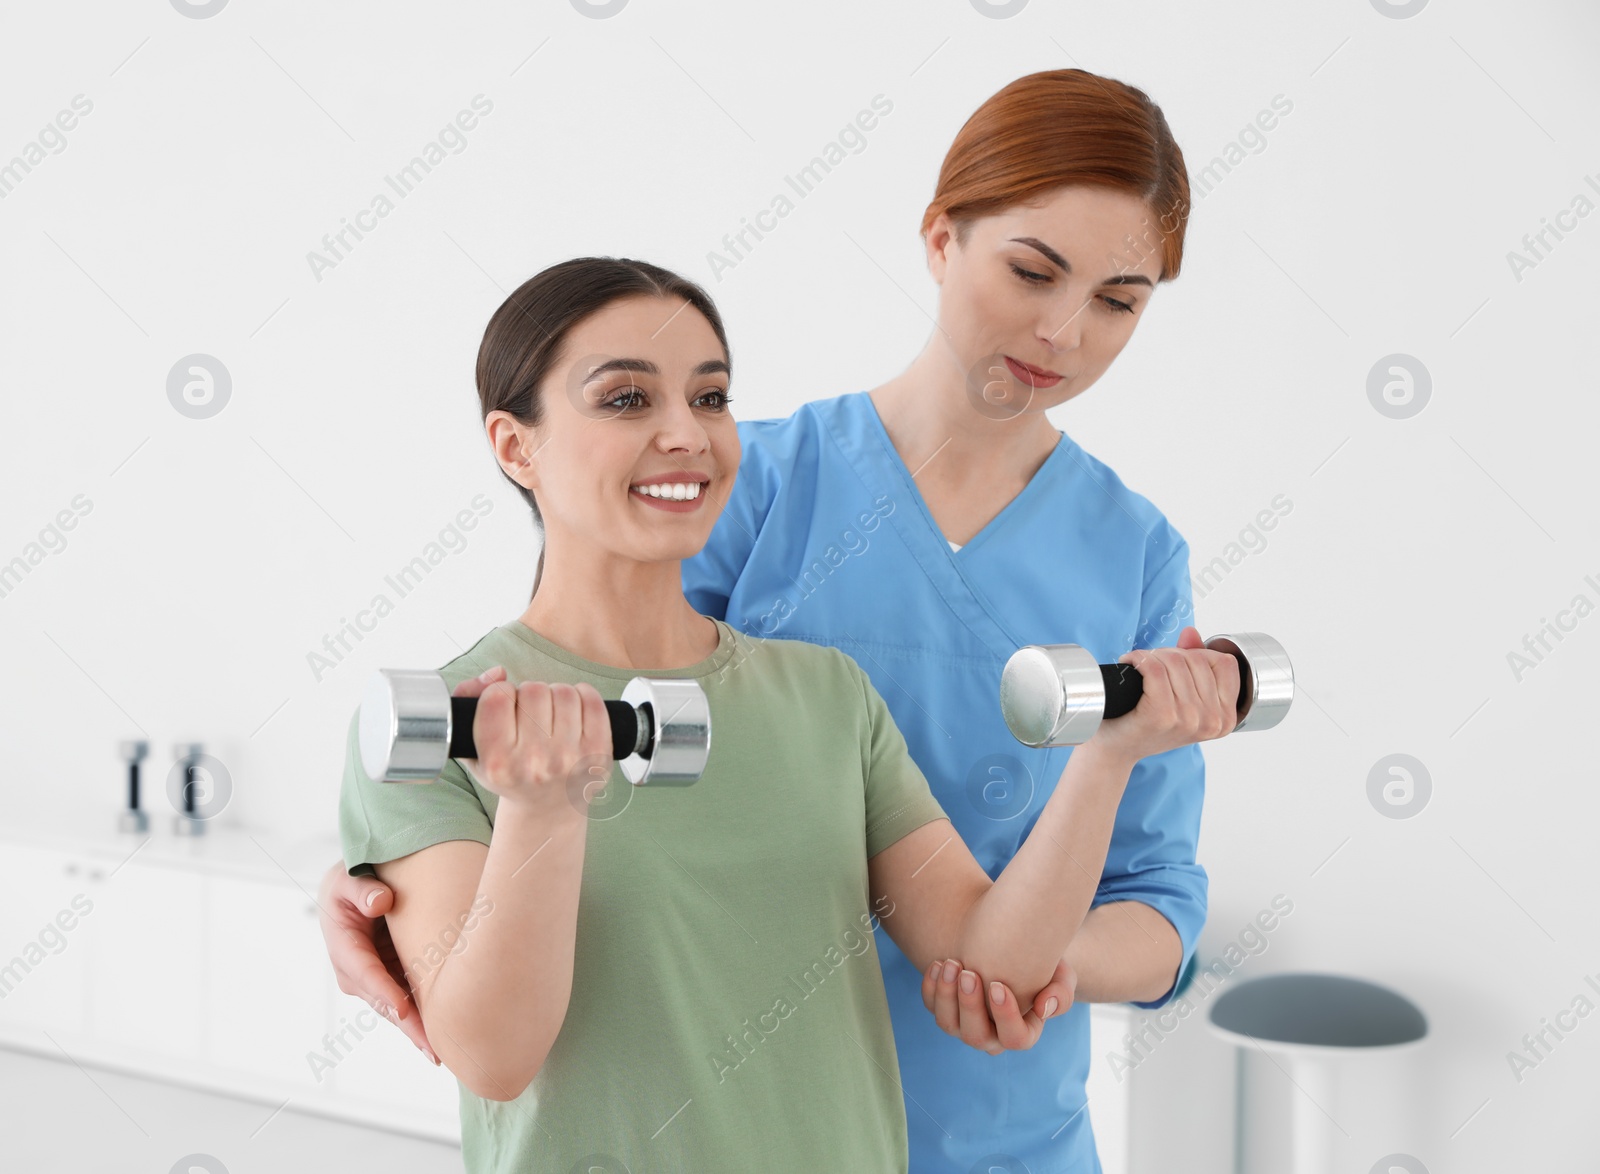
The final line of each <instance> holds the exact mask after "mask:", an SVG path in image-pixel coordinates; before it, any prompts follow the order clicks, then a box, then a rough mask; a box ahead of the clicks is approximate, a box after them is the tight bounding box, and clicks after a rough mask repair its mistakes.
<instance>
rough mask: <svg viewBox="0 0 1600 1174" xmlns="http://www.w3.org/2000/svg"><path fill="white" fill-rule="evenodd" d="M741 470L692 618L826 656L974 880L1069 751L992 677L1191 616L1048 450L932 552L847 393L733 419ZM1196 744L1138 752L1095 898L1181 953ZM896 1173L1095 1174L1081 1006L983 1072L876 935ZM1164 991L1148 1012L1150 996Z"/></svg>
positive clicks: (1130, 516)
mask: <svg viewBox="0 0 1600 1174" xmlns="http://www.w3.org/2000/svg"><path fill="white" fill-rule="evenodd" d="M738 428H739V439H740V441H741V443H742V445H743V456H742V458H741V461H740V465H739V475H738V477H737V479H736V482H735V485H734V487H733V490H732V494H731V496H730V498H729V500H728V502H727V504H726V505H725V506H724V508H723V512H722V515H721V517H720V518H719V519H718V521H717V523H716V525H715V526H714V527H713V529H712V533H711V537H710V540H709V541H708V542H707V544H706V546H705V549H704V550H702V551H701V552H700V553H699V554H697V555H696V556H695V557H694V558H692V559H689V560H687V561H685V562H684V564H683V581H684V593H685V595H686V596H687V598H688V600H689V602H690V604H692V605H693V606H694V608H695V609H696V610H697V611H699V612H702V613H703V614H705V615H709V616H714V617H716V618H718V619H724V620H726V621H727V622H728V623H729V624H731V625H733V626H734V627H736V628H738V629H740V630H741V631H743V632H746V633H748V634H750V635H754V636H769V637H775V638H783V639H795V640H810V641H813V642H815V643H818V644H828V645H832V646H833V647H836V648H839V649H842V650H843V651H845V652H847V653H849V654H850V655H851V656H852V657H854V658H855V660H856V662H857V663H858V664H859V665H860V666H861V668H862V669H863V670H864V671H865V672H866V673H867V675H868V676H869V677H870V678H871V680H872V683H873V685H874V686H875V687H876V688H877V690H878V692H879V693H881V694H882V695H883V698H884V700H885V702H886V703H887V704H888V707H889V710H890V712H891V713H892V714H893V716H894V719H895V722H896V724H897V725H898V726H899V727H900V731H901V733H902V734H904V735H905V739H906V743H907V745H908V747H909V748H910V751H911V756H912V758H913V759H914V760H915V761H916V763H917V765H918V766H920V767H921V768H922V772H923V773H924V774H925V775H926V776H927V779H928V784H929V786H930V788H931V789H932V791H933V794H934V796H935V797H936V798H937V799H938V800H939V802H940V804H941V805H943V807H944V809H945V811H946V812H947V813H948V814H949V816H950V820H951V822H952V824H954V826H955V828H956V830H957V831H958V832H960V834H961V837H962V839H964V840H965V841H966V842H967V845H968V847H970V848H971V850H972V854H973V855H974V856H975V857H976V858H977V860H978V863H979V864H980V865H982V866H983V868H984V870H985V871H986V872H987V873H988V874H989V875H990V877H997V876H999V875H1000V872H1001V870H1002V869H1003V868H1004V867H1005V866H1006V864H1007V863H1008V862H1009V861H1010V860H1011V857H1012V856H1013V854H1015V852H1016V851H1017V849H1018V848H1019V847H1020V846H1021V844H1022V842H1023V840H1025V839H1026V838H1027V836H1028V833H1029V832H1030V831H1031V830H1032V829H1033V825H1034V822H1035V821H1036V820H1037V819H1038V816H1039V812H1040V810H1041V809H1042V808H1043V806H1044V803H1045V801H1046V800H1047V799H1048V798H1049V797H1050V793H1051V791H1052V790H1053V789H1054V787H1055V783H1056V780H1057V778H1059V777H1060V774H1061V771H1062V769H1063V767H1064V766H1065V765H1066V761H1067V758H1068V756H1069V755H1070V754H1071V748H1070V747H1056V748H1053V749H1034V748H1031V747H1028V746H1024V745H1023V744H1022V743H1020V742H1018V741H1017V740H1016V739H1015V738H1014V737H1013V736H1012V735H1011V732H1010V730H1009V729H1007V727H1006V724H1005V721H1004V719H1003V718H1002V717H1001V714H1000V701H999V695H1000V672H1001V669H1002V668H1003V667H1004V665H1005V662H1006V660H1007V658H1009V657H1010V655H1011V654H1012V653H1013V652H1014V651H1016V650H1017V649H1018V648H1020V647H1022V646H1023V645H1025V644H1064V643H1071V644H1079V645H1082V646H1083V647H1084V648H1086V649H1088V650H1089V651H1090V652H1092V653H1093V654H1094V655H1095V657H1096V659H1097V660H1099V661H1100V662H1101V663H1103V664H1111V663H1114V662H1115V661H1116V660H1117V658H1118V657H1120V656H1121V655H1122V654H1123V653H1124V652H1127V651H1128V650H1129V649H1130V648H1158V647H1171V646H1173V645H1175V644H1176V643H1177V638H1178V633H1179V632H1181V631H1182V630H1183V628H1184V627H1185V626H1186V625H1188V624H1190V623H1192V622H1193V604H1192V598H1191V591H1190V585H1189V547H1188V543H1187V542H1186V541H1185V540H1184V539H1183V538H1182V536H1181V535H1179V534H1178V532H1177V531H1176V530H1175V529H1174V528H1173V527H1172V525H1171V524H1170V523H1168V521H1167V520H1166V518H1165V516H1163V515H1162V513H1161V512H1160V511H1159V510H1158V509H1156V507H1155V506H1154V505H1152V504H1151V503H1150V502H1149V501H1148V500H1147V499H1146V498H1144V497H1142V496H1141V495H1139V494H1137V493H1135V492H1133V491H1132V490H1131V489H1129V488H1127V487H1126V486H1125V485H1123V483H1122V481H1121V480H1120V479H1119V478H1118V477H1117V475H1116V474H1115V473H1114V472H1112V470H1111V469H1110V468H1108V467H1107V466H1106V465H1104V464H1102V463H1101V462H1100V461H1098V460H1096V459H1095V458H1094V457H1092V456H1090V455H1089V454H1088V453H1087V452H1085V451H1084V450H1083V449H1082V448H1080V447H1079V446H1078V445H1077V444H1076V443H1074V442H1073V440H1072V438H1071V437H1069V436H1067V435H1065V434H1062V436H1061V438H1060V439H1059V440H1058V441H1057V442H1056V447H1055V449H1054V450H1053V451H1052V452H1051V454H1050V456H1049V457H1048V458H1047V459H1046V460H1045V462H1044V464H1043V465H1042V466H1041V467H1040V468H1039V470H1038V471H1037V472H1036V473H1035V474H1034V475H1033V478H1032V479H1031V480H1030V481H1029V482H1028V484H1027V485H1026V487H1024V488H1023V490H1022V492H1021V493H1019V494H1018V495H1017V496H1016V498H1014V499H1013V500H1012V501H1011V502H1010V503H1009V504H1008V505H1007V506H1006V507H1005V508H1004V509H1003V510H1001V511H1000V513H999V514H997V515H996V516H995V517H994V518H993V519H992V520H991V521H990V522H989V524H988V525H986V526H985V527H984V528H983V529H982V530H981V531H980V532H979V533H978V534H977V535H976V536H975V537H974V538H973V539H972V540H971V541H970V542H968V543H966V545H964V546H963V547H961V549H960V550H951V549H950V546H949V543H948V542H947V541H946V539H945V538H944V535H943V534H942V533H941V532H940V531H939V529H938V527H937V526H936V525H935V524H934V521H933V517H932V515H931V514H930V513H929V512H928V508H927V506H926V505H925V504H924V502H923V500H922V495H921V493H920V492H919V491H918V490H917V488H916V486H915V484H914V482H913V481H912V478H911V473H910V471H909V470H908V469H907V468H906V466H905V463H904V462H903V461H902V460H901V459H900V456H899V454H898V453H897V452H896V450H895V448H894V445H893V443H892V442H891V441H890V439H889V435H888V433H887V432H886V431H885V430H884V427H883V422H882V420H880V419H879V417H878V412H877V409H876V408H875V407H874V405H873V403H872V400H871V398H870V397H869V396H868V395H867V393H865V392H856V393H852V394H849V395H842V396H838V397H835V398H833V399H827V400H819V401H816V402H813V403H809V404H806V405H805V406H804V407H802V408H801V409H800V410H799V411H797V412H795V414H794V415H792V416H790V417H788V418H787V419H781V420H751V421H742V422H740V423H739V425H738ZM1204 792H1205V762H1204V760H1203V758H1202V757H1201V753H1200V747H1199V746H1198V745H1193V744H1191V745H1188V746H1182V747H1179V748H1178V749H1176V750H1169V751H1167V752H1166V753H1164V754H1157V755H1153V756H1151V757H1148V758H1144V759H1142V760H1140V761H1139V763H1138V764H1137V765H1136V766H1135V767H1134V769H1133V773H1132V776H1131V777H1130V779H1129V781H1128V786H1127V790H1126V792H1125V795H1124V797H1123V800H1122V803H1121V806H1120V807H1119V808H1118V810H1117V816H1116V822H1115V826H1114V830H1113V833H1112V837H1111V845H1110V850H1109V852H1108V854H1107V857H1106V864H1105V871H1104V874H1103V876H1102V878H1101V881H1100V885H1099V887H1098V889H1097V891H1096V893H1095V896H1094V901H1093V904H1094V905H1095V906H1099V905H1103V904H1105V903H1107V902H1110V901H1125V900H1133V901H1140V902H1143V903H1144V904H1146V905H1149V906H1151V907H1153V908H1154V909H1156V910H1157V911H1159V912H1160V913H1161V914H1162V915H1163V916H1165V917H1166V918H1167V920H1168V921H1170V922H1171V923H1172V925H1173V927H1174V928H1175V929H1176V930H1177V932H1178V936H1179V938H1180V940H1181V941H1182V943H1183V956H1184V958H1185V959H1187V958H1188V957H1189V956H1190V955H1191V954H1192V953H1193V951H1194V948H1195V943H1196V940H1197V938H1198V937H1199V934H1200V929H1201V926H1202V925H1203V924H1204V922H1205V915H1206V887H1207V884H1206V873H1205V870H1204V869H1203V868H1201V867H1200V866H1199V865H1198V864H1196V863H1195V847H1196V841H1197V839H1198V837H1199V833H1200V807H1201V801H1202V798H1203V796H1204ZM876 935H877V937H876V944H877V948H878V952H879V959H880V961H881V964H882V967H883V980H884V986H885V988H886V990H887V992H888V1000H889V1009H890V1013H891V1015H892V1017H893V1026H894V1037H895V1046H896V1048H897V1050H898V1053H899V1059H900V1077H901V1083H902V1091H903V1093H904V1096H905V1106H906V1125H907V1132H908V1136H909V1139H910V1156H911V1164H910V1170H911V1174H969V1172H970V1171H971V1170H972V1169H973V1168H974V1166H975V1165H976V1164H977V1163H978V1162H979V1161H980V1159H987V1161H986V1163H985V1168H987V1167H989V1166H997V1167H999V1168H1001V1169H1007V1170H1015V1169H1019V1167H1016V1166H1014V1165H1009V1164H1007V1163H1006V1162H1005V1160H1004V1159H1005V1158H1011V1159H1014V1160H1016V1161H1020V1162H1022V1163H1023V1164H1024V1165H1025V1167H1026V1169H1027V1171H1028V1172H1029V1174H1088V1172H1097V1171H1099V1170H1100V1162H1099V1159H1098V1157H1097V1156H1096V1154H1095V1147H1094V1139H1093V1136H1092V1133H1091V1130H1090V1126H1089V1119H1088V1114H1087V1113H1086V1112H1084V1107H1085V1092H1084V1081H1085V1079H1086V1077H1087V1074H1088V1070H1089V1009H1088V1006H1087V1005H1085V1004H1081V1003H1079V1004H1075V1005H1074V1006H1073V1007H1072V1008H1071V1009H1070V1010H1069V1011H1068V1012H1067V1013H1066V1014H1064V1015H1062V1016H1060V1017H1058V1018H1056V1019H1053V1020H1051V1021H1049V1022H1048V1023H1047V1024H1046V1027H1045V1030H1044V1034H1043V1035H1042V1037H1041V1038H1040V1040H1039V1042H1038V1043H1037V1044H1036V1045H1035V1046H1034V1047H1033V1048H1032V1049H1030V1050H1027V1051H1016V1052H1006V1053H1004V1054H1002V1055H1000V1056H989V1055H988V1054H986V1053H984V1052H981V1051H979V1050H977V1049H976V1048H971V1047H968V1046H967V1045H966V1044H964V1043H962V1042H961V1041H960V1040H958V1039H956V1038H955V1037H953V1036H948V1035H946V1034H944V1032H942V1031H941V1030H940V1029H939V1027H938V1025H937V1024H936V1023H935V1022H934V1019H933V1016H932V1015H931V1014H930V1013H929V1012H928V1011H927V1010H926V1009H925V1008H924V1007H923V1005H922V975H921V973H920V972H918V971H917V969H916V968H915V967H914V966H912V964H911V963H910V962H909V961H908V960H907V959H906V957H905V955H903V954H902V953H901V952H900V950H899V948H898V947H897V946H896V945H895V944H894V942H893V941H892V940H891V939H890V938H889V936H888V935H887V934H886V933H885V932H884V930H883V929H882V928H881V926H880V927H879V928H878V930H877V931H876ZM1181 971H1182V967H1181V966H1180V967H1179V968H1178V969H1177V970H1175V971H1174V972H1173V976H1172V977H1173V985H1172V986H1169V987H1168V989H1167V991H1166V993H1165V994H1164V995H1163V996H1162V997H1161V998H1160V999H1157V1000H1155V1001H1154V1002H1149V1003H1137V1002H1136V1003H1134V1004H1133V1005H1134V1006H1136V1007H1141V1008H1157V1007H1162V1006H1165V1005H1166V1004H1167V1003H1168V1002H1169V1001H1171V999H1172V997H1173V993H1174V989H1175V986H1176V981H1177V977H1178V974H1179V973H1180V972H1181Z"/></svg>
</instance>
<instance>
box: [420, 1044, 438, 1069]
mask: <svg viewBox="0 0 1600 1174" xmlns="http://www.w3.org/2000/svg"><path fill="white" fill-rule="evenodd" d="M422 1054H423V1055H424V1056H426V1057H428V1059H430V1060H432V1061H433V1066H434V1067H435V1068H437V1067H438V1066H439V1057H438V1056H435V1055H434V1054H433V1049H432V1048H423V1049H422Z"/></svg>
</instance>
